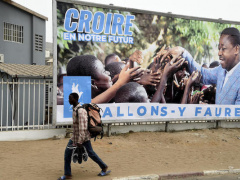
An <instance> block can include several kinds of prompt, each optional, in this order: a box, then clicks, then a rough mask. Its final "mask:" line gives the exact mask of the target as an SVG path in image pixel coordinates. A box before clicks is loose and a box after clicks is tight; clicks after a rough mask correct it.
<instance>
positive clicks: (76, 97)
mask: <svg viewBox="0 0 240 180" xmlns="http://www.w3.org/2000/svg"><path fill="white" fill-rule="evenodd" d="M69 96H72V97H73V99H75V100H77V101H78V99H79V96H78V93H71V94H69Z"/></svg>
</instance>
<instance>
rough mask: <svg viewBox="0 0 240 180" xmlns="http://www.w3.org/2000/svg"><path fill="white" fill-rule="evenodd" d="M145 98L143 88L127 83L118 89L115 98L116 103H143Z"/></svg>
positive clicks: (145, 94) (134, 83) (133, 83)
mask: <svg viewBox="0 0 240 180" xmlns="http://www.w3.org/2000/svg"><path fill="white" fill-rule="evenodd" d="M145 96H146V97H147V93H146V90H145V89H144V87H143V86H142V85H140V84H138V83H136V82H129V83H127V84H125V85H124V86H122V87H121V88H119V90H118V91H117V93H116V96H115V102H116V103H124V102H143V100H144V98H145Z"/></svg>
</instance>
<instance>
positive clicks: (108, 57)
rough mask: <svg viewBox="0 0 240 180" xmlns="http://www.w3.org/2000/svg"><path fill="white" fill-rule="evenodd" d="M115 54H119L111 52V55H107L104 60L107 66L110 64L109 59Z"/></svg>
mask: <svg viewBox="0 0 240 180" xmlns="http://www.w3.org/2000/svg"><path fill="white" fill-rule="evenodd" d="M114 56H117V54H114V53H112V54H109V55H107V56H106V58H105V61H104V62H105V66H107V65H108V64H109V61H110V60H111V58H112V57H114Z"/></svg>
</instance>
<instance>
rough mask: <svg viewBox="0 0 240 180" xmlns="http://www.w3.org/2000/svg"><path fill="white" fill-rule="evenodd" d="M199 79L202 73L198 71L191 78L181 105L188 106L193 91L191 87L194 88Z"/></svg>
mask: <svg viewBox="0 0 240 180" xmlns="http://www.w3.org/2000/svg"><path fill="white" fill-rule="evenodd" d="M198 78H200V73H199V72H198V71H193V73H192V74H191V76H190V77H189V79H188V81H187V84H186V86H185V89H184V93H183V98H182V101H181V104H188V102H189V93H190V91H191V87H192V85H193V83H194V82H195V81H197V80H198Z"/></svg>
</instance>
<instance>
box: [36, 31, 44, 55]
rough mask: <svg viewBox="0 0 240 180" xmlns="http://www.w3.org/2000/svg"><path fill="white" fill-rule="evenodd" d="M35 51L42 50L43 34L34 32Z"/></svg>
mask: <svg viewBox="0 0 240 180" xmlns="http://www.w3.org/2000/svg"><path fill="white" fill-rule="evenodd" d="M35 51H41V52H42V51H43V36H42V35H38V34H35Z"/></svg>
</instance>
